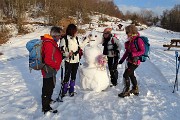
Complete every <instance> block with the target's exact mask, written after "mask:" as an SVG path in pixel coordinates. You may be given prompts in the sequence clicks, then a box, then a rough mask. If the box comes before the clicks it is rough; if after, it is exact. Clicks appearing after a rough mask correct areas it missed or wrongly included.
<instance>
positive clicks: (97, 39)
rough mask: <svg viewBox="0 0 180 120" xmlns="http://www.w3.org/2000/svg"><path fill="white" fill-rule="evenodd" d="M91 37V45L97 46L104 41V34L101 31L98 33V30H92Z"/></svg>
mask: <svg viewBox="0 0 180 120" xmlns="http://www.w3.org/2000/svg"><path fill="white" fill-rule="evenodd" d="M89 39H90V41H89V44H90V46H97V45H99V44H100V43H102V35H101V33H98V32H96V31H92V32H91V33H90V34H89Z"/></svg>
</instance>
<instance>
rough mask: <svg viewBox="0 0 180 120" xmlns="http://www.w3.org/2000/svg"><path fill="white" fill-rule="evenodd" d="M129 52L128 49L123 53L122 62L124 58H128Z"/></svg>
mask: <svg viewBox="0 0 180 120" xmlns="http://www.w3.org/2000/svg"><path fill="white" fill-rule="evenodd" d="M128 54H129V53H128V51H127V50H126V51H125V53H124V55H123V56H122V58H121V61H122V62H124V60H125V59H126V58H127V56H128Z"/></svg>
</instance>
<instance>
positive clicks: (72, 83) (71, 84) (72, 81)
mask: <svg viewBox="0 0 180 120" xmlns="http://www.w3.org/2000/svg"><path fill="white" fill-rule="evenodd" d="M69 86H70V88H69V94H74V86H75V81H74V80H71V81H70V84H69ZM73 96H74V95H73Z"/></svg>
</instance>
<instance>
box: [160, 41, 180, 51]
mask: <svg viewBox="0 0 180 120" xmlns="http://www.w3.org/2000/svg"><path fill="white" fill-rule="evenodd" d="M163 47H168V49H167V50H170V48H171V47H176V48H180V39H172V40H171V42H170V44H164V45H163Z"/></svg>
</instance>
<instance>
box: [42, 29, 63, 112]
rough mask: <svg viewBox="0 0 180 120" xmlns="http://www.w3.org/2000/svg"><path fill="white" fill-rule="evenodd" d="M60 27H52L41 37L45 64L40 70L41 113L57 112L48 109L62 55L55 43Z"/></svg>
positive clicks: (58, 36) (59, 33)
mask: <svg viewBox="0 0 180 120" xmlns="http://www.w3.org/2000/svg"><path fill="white" fill-rule="evenodd" d="M61 31H62V29H61V28H60V27H52V28H51V31H50V34H45V35H44V36H41V40H43V41H44V42H43V47H42V58H43V61H44V63H45V66H44V68H43V69H42V70H41V72H42V76H43V87H42V96H41V97H42V111H43V112H44V113H46V112H53V113H57V112H58V111H57V110H53V109H52V108H51V107H50V103H51V102H52V101H53V100H52V99H51V96H52V94H53V89H54V87H55V83H56V73H57V71H58V70H59V68H60V65H61V61H62V54H61V51H60V49H59V47H58V44H57V42H58V41H59V39H60V38H61Z"/></svg>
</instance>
